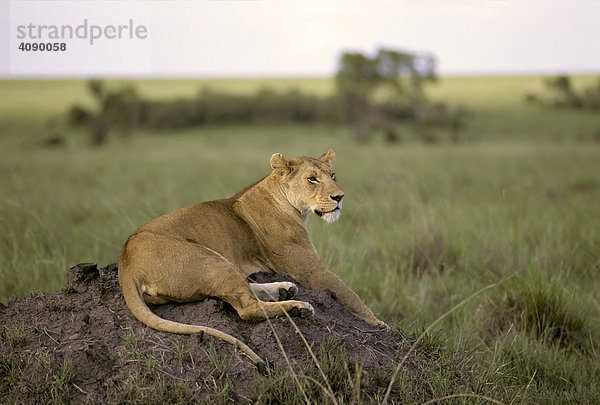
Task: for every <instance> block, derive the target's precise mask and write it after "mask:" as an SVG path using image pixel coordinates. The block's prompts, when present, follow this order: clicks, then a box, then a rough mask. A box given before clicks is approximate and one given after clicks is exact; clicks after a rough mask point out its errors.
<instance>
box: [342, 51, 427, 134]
mask: <svg viewBox="0 0 600 405" xmlns="http://www.w3.org/2000/svg"><path fill="white" fill-rule="evenodd" d="M435 68H436V61H435V58H434V57H433V56H432V55H430V54H426V53H410V52H406V51H397V50H392V49H379V50H378V52H377V54H376V55H375V56H374V57H368V56H365V55H363V54H361V53H344V54H342V56H341V58H340V63H339V69H338V71H337V74H336V84H337V89H338V92H339V95H340V98H341V101H342V105H343V108H344V111H345V113H346V119H347V122H348V123H349V124H350V126H352V127H353V129H354V131H355V137H356V139H357V140H359V141H364V140H366V136H367V135H366V132H367V131H368V128H369V127H370V126H371V125H372V124H373V123H374V122H376V123H377V124H378V125H381V124H382V122H387V121H392V120H395V119H399V118H404V119H407V118H408V119H413V120H423V119H424V117H425V112H424V110H425V108H426V104H427V103H426V98H425V92H424V84H425V83H427V82H432V81H435V80H436V78H437V75H436V72H435ZM382 94H383V95H384V96H382ZM386 95H387V99H385V98H384V97H385V96H386ZM384 126H385V125H384ZM386 131H387V130H386Z"/></svg>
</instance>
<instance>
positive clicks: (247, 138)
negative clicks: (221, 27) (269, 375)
mask: <svg viewBox="0 0 600 405" xmlns="http://www.w3.org/2000/svg"><path fill="white" fill-rule="evenodd" d="M589 80H591V78H589V77H578V78H577V80H576V85H578V86H581V85H582V84H583V83H585V82H586V81H589ZM542 81H543V79H541V78H537V77H507V78H449V79H444V80H442V82H441V83H440V85H439V87H438V88H435V89H434V88H432V93H433V96H434V97H436V98H440V99H449V100H451V101H454V102H460V103H463V104H464V105H466V107H467V108H468V109H469V110H470V111H471V120H470V124H469V126H468V127H467V129H466V132H467V133H468V134H469V135H470V138H471V139H474V140H476V142H471V143H464V144H457V145H453V144H445V143H440V144H435V145H425V144H421V143H416V142H406V143H401V144H398V145H387V144H384V143H383V142H382V141H381V140H376V141H374V142H371V143H369V144H366V145H358V144H354V143H352V142H350V141H349V140H350V139H351V135H350V134H349V132H348V131H347V130H346V129H345V128H336V127H334V128H330V127H319V126H314V127H301V126H265V127H239V126H232V127H219V128H200V129H192V130H185V131H177V132H172V133H139V134H136V136H133V137H129V138H122V139H120V138H117V137H114V138H112V139H111V140H110V142H109V144H108V145H106V146H105V147H103V148H92V147H90V146H89V145H88V143H87V139H86V135H85V134H84V133H82V132H80V131H77V130H72V129H69V128H67V127H66V125H65V124H64V117H61V114H62V113H63V112H64V111H65V110H66V108H67V107H68V106H69V105H70V104H71V103H72V102H75V101H78V102H89V101H90V100H89V97H88V96H87V95H86V92H85V86H84V83H83V82H81V81H77V80H66V81H65V80H57V81H54V80H52V81H30V80H24V81H22V80H18V81H0V93H2V94H3V97H2V99H1V100H0V173H1V174H2V175H1V176H0V190H1V191H0V193H1V194H0V301H2V302H7V300H8V298H9V297H10V296H12V295H13V294H16V295H17V296H24V295H25V294H27V292H28V291H30V290H32V289H40V290H44V291H56V290H58V289H59V288H60V287H61V286H62V284H63V282H64V276H65V274H66V269H67V268H68V267H69V266H71V265H74V264H76V263H79V262H86V261H92V262H99V263H100V264H108V263H111V262H114V261H116V259H117V255H118V252H119V250H120V247H121V246H122V244H123V242H124V241H125V240H126V238H127V236H128V235H129V234H130V233H131V232H132V231H133V230H134V229H135V228H137V227H138V226H140V225H141V224H143V223H144V222H145V221H147V220H149V219H151V218H154V217H156V216H158V215H160V214H163V213H166V212H169V211H171V210H174V209H176V208H178V207H181V206H184V205H187V204H192V203H195V202H199V201H203V200H208V199H216V198H221V197H225V196H229V195H232V194H234V193H235V192H236V191H237V190H239V189H241V188H242V187H244V186H245V185H247V184H249V183H251V182H252V181H254V180H256V179H257V178H259V177H261V176H263V175H264V174H266V173H267V172H268V170H269V166H268V159H269V157H270V155H271V154H272V153H274V152H282V153H283V154H284V155H285V156H288V157H289V156H294V155H299V154H307V155H313V156H315V155H319V154H321V153H323V152H325V151H326V150H327V148H329V147H331V148H333V149H334V150H335V151H336V152H337V156H338V158H337V160H336V162H335V166H336V171H337V173H338V177H339V182H340V184H341V186H342V187H343V188H344V190H345V192H346V194H347V197H346V199H345V204H344V212H343V214H342V217H341V219H340V221H338V222H337V223H335V224H332V225H326V224H324V223H322V222H321V221H319V220H318V219H316V218H311V220H310V221H309V231H310V233H311V236H312V238H313V241H314V243H315V245H316V247H317V250H318V251H319V252H320V253H321V257H322V259H323V262H324V263H325V264H326V265H327V266H328V267H329V268H331V269H332V270H334V271H335V272H336V273H337V274H338V275H340V277H341V278H342V279H343V280H344V281H345V282H346V283H348V284H349V285H350V286H351V287H352V288H353V289H354V290H355V291H357V292H358V294H359V295H360V296H361V297H363V298H364V299H365V300H366V301H367V303H368V304H369V306H370V307H371V308H372V309H374V311H375V312H377V313H379V314H380V315H381V316H382V317H383V318H384V319H385V320H386V321H388V322H390V323H394V324H398V325H401V326H400V327H402V328H408V330H409V331H410V332H411V333H415V334H418V331H420V330H422V328H424V327H427V326H428V325H429V324H431V323H432V322H433V321H435V320H436V319H437V318H438V317H439V316H440V315H442V314H444V313H445V312H446V311H447V310H448V309H449V308H451V307H453V306H454V305H456V304H457V303H459V302H460V301H462V300H463V299H464V298H465V297H467V296H469V295H471V294H472V293H473V292H475V291H477V290H478V289H480V288H483V287H485V286H487V285H489V284H492V283H494V282H497V281H499V280H501V279H504V278H507V277H511V278H510V279H509V280H508V281H506V282H504V283H503V284H502V285H501V286H500V287H497V288H495V289H493V290H490V291H488V292H486V293H484V294H483V295H481V296H479V297H477V298H475V299H473V300H472V301H469V302H468V303H467V304H466V305H465V306H463V307H462V308H461V309H460V310H458V311H455V312H453V313H452V314H450V316H448V317H447V318H445V319H444V320H443V321H442V322H441V323H440V324H439V326H438V327H436V329H435V330H436V336H438V338H437V339H438V340H439V341H440V342H441V343H440V344H441V345H442V347H443V350H442V355H441V356H442V358H445V359H446V360H448V361H450V360H455V359H458V360H457V362H459V363H460V364H459V366H458V367H461V369H462V370H463V371H464V370H469V371H472V372H474V373H475V374H474V375H475V376H476V377H475V382H476V383H478V384H481V387H482V388H481V390H480V391H478V392H480V393H482V394H485V395H488V396H491V397H493V398H495V399H498V400H501V401H503V402H505V403H510V402H512V401H516V402H519V401H522V402H524V403H528V402H536V403H552V402H554V403H569V402H570V403H585V402H590V401H592V402H593V401H596V400H597V398H598V396H599V395H600V388H598V387H597V381H599V380H600V369H599V366H598V364H600V358H599V355H598V353H599V352H598V349H599V347H598V345H599V343H600V337H599V336H600V332H599V325H598V319H600V297H599V296H598V291H599V290H600V281H599V279H598V277H597V275H598V272H599V271H600V204H598V201H600V145H598V144H597V143H594V139H595V138H594V136H596V134H598V133H599V131H600V116H598V114H595V115H594V114H591V113H585V112H577V111H575V112H573V111H564V110H544V109H542V108H541V107H539V106H532V105H527V104H524V102H523V98H524V92H525V91H526V90H527V88H528V86H534V87H535V86H539V84H540V83H542ZM136 83H138V84H139V87H140V90H141V91H142V92H143V93H145V94H147V95H148V96H151V97H175V96H189V95H193V94H194V92H196V91H197V89H198V88H199V87H200V86H201V85H203V84H209V85H210V86H214V87H215V88H218V89H221V90H224V91H240V92H250V91H253V90H255V89H258V88H260V87H262V86H264V85H268V84H272V85H273V87H275V88H278V89H285V88H288V87H298V88H300V89H302V90H306V91H312V92H316V93H318V94H327V93H329V92H330V91H331V90H332V89H333V85H332V83H331V81H329V80H327V79H308V80H296V79H293V80H292V79H278V80H275V81H273V82H271V81H270V80H267V79H264V80H263V79H260V80H258V79H252V80H243V79H235V80H225V79H223V80H205V81H198V80H181V81H167V80H141V81H136ZM49 128H50V129H49ZM52 130H57V131H61V132H62V133H63V135H64V137H65V139H66V140H67V143H66V145H65V146H64V147H58V148H48V147H45V146H43V144H42V143H41V141H42V140H43V139H44V138H45V137H46V136H47V135H48V133H49V132H50V131H52ZM6 333H8V332H6ZM457 353H463V354H464V353H467V354H465V355H462V354H461V355H460V356H459V357H453V356H455V355H456V354H457ZM444 356H445V357H444ZM460 359H463V360H460ZM464 359H467V360H464ZM469 359H470V360H469ZM334 371H335V370H334ZM432 373H433V374H432V375H431V376H430V377H429V378H430V379H431V381H432V390H433V392H435V393H436V395H438V396H440V397H441V396H444V395H450V394H454V393H457V391H458V390H460V388H461V385H460V384H459V383H458V382H457V381H455V380H454V379H452V378H450V377H449V376H448V375H446V374H444V373H443V372H442V371H439V372H437V371H436V372H435V373H434V372H432ZM332 375H333V374H332ZM140 378H141V377H140ZM282 378H283V377H282ZM399 378H400V380H399V381H400V383H399V384H402V376H399ZM334 380H335V379H334V378H332V381H334ZM273 384H275V385H274V386H269V387H270V388H269V389H272V390H274V391H273V392H274V394H273V395H275V396H276V395H283V394H281V392H279V391H277V390H280V389H281V386H279V385H277V380H274V382H273ZM405 389H407V390H408V389H409V387H408V386H407V387H405ZM132 390H133V391H132V392H135V390H134V389H133V388H132ZM265 390H266V388H265ZM265 395H266V394H265ZM373 395H375V394H373ZM411 395H412V394H411ZM414 395H417V394H414ZM351 397H352V395H351V394H348V395H347V396H346V398H351ZM378 398H379V399H381V397H379V396H373V397H372V398H371V399H373V400H375V401H376V400H377V399H378ZM456 401H457V402H460V401H461V400H460V399H456ZM478 401H479V400H478ZM480 402H481V403H484V402H485V401H483V400H481V401H480Z"/></svg>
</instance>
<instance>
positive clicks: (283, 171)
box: [119, 150, 386, 366]
mask: <svg viewBox="0 0 600 405" xmlns="http://www.w3.org/2000/svg"><path fill="white" fill-rule="evenodd" d="M334 156H335V155H334V153H333V151H332V150H329V151H328V152H327V153H325V154H324V155H323V156H321V157H319V158H318V159H314V158H311V157H306V156H302V157H297V158H293V159H290V160H285V159H284V158H283V156H282V155H281V154H279V153H276V154H274V155H273V156H271V160H270V163H271V167H272V168H273V171H272V172H271V173H270V174H269V175H267V176H265V177H263V178H262V179H261V180H258V181H257V182H255V183H253V184H251V185H250V186H248V187H246V188H244V189H243V190H241V191H239V192H238V193H237V194H235V195H234V196H233V197H231V198H227V199H224V200H217V201H208V202H203V203H200V204H196V205H191V206H189V207H185V208H181V209H179V210H177V211H175V212H172V213H170V214H166V215H163V216H161V217H159V218H157V219H154V220H152V221H150V222H148V223H147V224H145V225H144V226H142V227H141V228H139V229H138V230H136V231H135V232H134V233H133V234H131V236H130V237H129V239H127V242H126V243H125V245H124V246H123V250H122V251H121V254H120V256H119V284H120V285H121V289H122V290H123V296H124V297H125V302H126V303H127V306H128V307H129V309H130V310H131V312H132V313H133V315H135V316H136V318H138V319H139V320H140V321H142V322H143V323H145V324H146V325H148V326H150V327H151V328H154V329H157V330H160V331H164V332H172V333H184V334H187V333H197V332H205V333H207V334H209V335H213V336H216V337H218V338H221V339H223V340H225V341H228V342H230V343H232V344H235V345H237V346H238V347H239V348H240V349H242V350H243V351H244V352H245V353H246V354H248V356H250V358H251V359H252V360H253V361H254V362H255V363H256V364H257V365H258V366H259V365H261V364H262V360H261V359H260V358H259V357H258V356H257V355H256V354H255V353H254V352H253V351H252V350H251V349H250V348H249V347H248V346H246V345H245V344H243V343H242V342H240V341H239V340H238V339H236V338H234V337H232V336H230V335H227V334H225V333H223V332H220V331H218V330H216V329H212V328H208V327H205V326H196V325H186V324H182V323H178V322H172V321H168V320H165V319H162V318H160V317H158V316H157V315H155V314H154V313H152V312H151V311H150V309H149V308H148V306H147V304H162V303H166V302H168V301H179V302H190V301H197V300H202V299H203V298H205V297H208V296H210V297H218V298H220V299H222V300H223V301H225V302H228V303H229V304H231V306H232V307H233V308H235V310H236V311H237V312H238V314H239V316H240V317H241V318H242V319H246V320H252V321H258V320H264V319H266V318H269V317H275V316H278V315H283V314H284V312H287V313H289V314H291V315H300V316H308V315H312V314H313V313H314V310H313V308H312V306H311V305H310V304H308V303H306V302H302V301H293V300H288V298H290V297H291V296H293V295H294V294H295V293H296V292H297V287H296V286H295V285H294V284H292V283H289V282H280V283H266V284H258V283H249V282H248V281H247V280H246V277H247V276H249V275H251V274H252V273H256V272H258V271H275V272H277V273H280V274H285V275H289V276H291V277H292V278H294V279H295V280H296V281H298V282H300V283H301V284H302V285H303V286H305V287H307V288H310V289H315V290H320V289H329V290H331V291H332V292H333V293H334V294H335V296H336V297H337V299H338V300H339V301H340V302H341V303H342V304H343V305H344V306H346V308H348V309H349V310H350V311H351V312H352V313H354V314H355V315H356V316H358V317H360V318H362V319H364V320H365V321H366V322H367V323H368V324H369V325H372V326H378V327H385V326H386V325H385V323H383V322H382V321H380V320H379V319H377V318H376V317H375V315H373V313H372V312H371V310H370V309H369V308H367V306H366V305H365V304H364V303H363V302H362V301H361V300H360V298H359V297H358V295H356V293H354V292H353V291H352V290H351V289H350V288H348V287H347V286H346V285H345V284H344V283H343V282H342V281H341V280H340V279H339V278H338V277H337V276H336V275H335V274H333V273H332V272H330V271H329V270H327V269H326V268H325V267H324V266H323V265H322V264H321V261H320V259H319V255H318V253H317V251H316V250H315V248H314V246H313V245H312V243H311V242H310V240H309V237H308V232H307V230H306V222H307V218H308V215H309V213H310V212H314V213H315V214H317V215H318V216H319V217H321V218H323V219H324V220H325V221H327V222H333V221H335V220H337V219H338V218H339V216H340V210H341V209H342V199H343V198H344V192H343V191H342V189H341V188H340V187H339V186H338V185H337V183H336V179H335V173H334V172H333V169H332V166H331V162H332V161H333V158H334ZM270 297H275V298H276V299H284V300H283V301H279V302H267V300H268V299H269V298H270Z"/></svg>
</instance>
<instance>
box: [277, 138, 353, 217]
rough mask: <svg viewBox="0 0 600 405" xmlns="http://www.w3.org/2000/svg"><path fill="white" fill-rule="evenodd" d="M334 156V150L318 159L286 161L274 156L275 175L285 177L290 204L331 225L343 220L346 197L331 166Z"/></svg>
mask: <svg viewBox="0 0 600 405" xmlns="http://www.w3.org/2000/svg"><path fill="white" fill-rule="evenodd" d="M334 157H335V153H334V152H333V151H332V150H331V149H330V150H329V151H327V153H325V154H324V155H323V156H321V157H319V158H318V159H314V158H311V157H308V156H301V157H297V158H293V159H290V160H285V159H284V158H283V156H282V155H281V154H280V153H275V154H274V155H273V156H271V167H272V168H273V174H275V175H276V176H279V177H280V178H281V181H280V184H281V185H282V186H283V189H284V190H283V191H284V193H285V195H286V197H287V199H288V201H289V202H290V203H291V204H292V205H293V206H294V207H296V209H298V211H300V212H301V213H302V214H307V213H308V212H311V211H312V212H314V213H315V214H317V215H318V216H319V217H321V218H323V219H324V220H325V221H327V222H333V221H335V220H337V219H338V218H339V217H340V212H341V211H340V210H341V209H342V198H344V192H343V191H342V189H341V188H340V187H339V186H338V185H337V183H336V179H335V172H334V171H333V168H332V167H331V162H332V161H333V158H334Z"/></svg>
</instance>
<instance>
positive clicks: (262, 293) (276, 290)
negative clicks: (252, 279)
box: [250, 281, 298, 301]
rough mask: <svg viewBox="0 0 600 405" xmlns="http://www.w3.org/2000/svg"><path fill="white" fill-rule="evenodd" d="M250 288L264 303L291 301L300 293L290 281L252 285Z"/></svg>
mask: <svg viewBox="0 0 600 405" xmlns="http://www.w3.org/2000/svg"><path fill="white" fill-rule="evenodd" d="M250 287H251V288H252V291H254V294H256V296H257V297H258V299H260V300H262V301H284V300H289V299H292V298H293V297H294V296H295V295H296V294H297V293H298V287H296V285H295V284H294V283H291V282H289V281H279V282H274V283H250Z"/></svg>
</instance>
